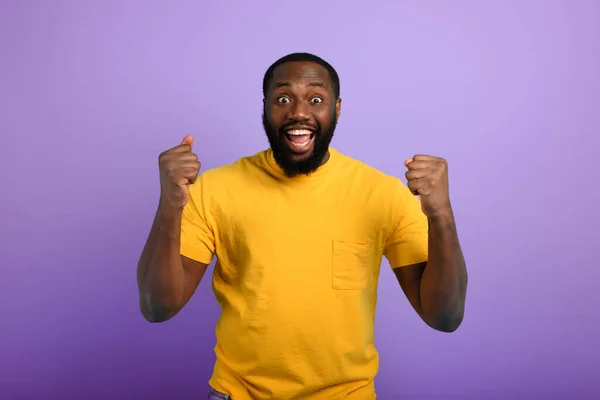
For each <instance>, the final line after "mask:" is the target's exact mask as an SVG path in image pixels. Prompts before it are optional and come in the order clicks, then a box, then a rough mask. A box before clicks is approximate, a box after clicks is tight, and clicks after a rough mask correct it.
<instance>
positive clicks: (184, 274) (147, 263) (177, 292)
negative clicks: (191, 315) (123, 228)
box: [137, 206, 207, 322]
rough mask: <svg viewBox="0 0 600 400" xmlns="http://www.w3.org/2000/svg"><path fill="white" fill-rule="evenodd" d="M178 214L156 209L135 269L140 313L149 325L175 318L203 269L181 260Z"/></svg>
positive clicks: (200, 266)
mask: <svg viewBox="0 0 600 400" xmlns="http://www.w3.org/2000/svg"><path fill="white" fill-rule="evenodd" d="M181 215H182V211H181V210H176V209H168V207H163V206H159V208H158V211H157V212H156V216H155V218H154V222H153V224H152V228H151V230H150V235H149V236H148V240H147V241H146V245H145V247H144V250H143V252H142V255H141V257H140V260H139V263H138V267H137V281H138V288H139V296H140V310H141V312H142V315H143V316H144V317H145V318H146V319H147V320H148V321H150V322H163V321H166V320H168V319H170V318H172V317H173V316H175V315H176V314H177V313H178V312H179V311H180V310H181V309H182V308H183V306H185V305H186V304H187V302H188V301H189V300H190V298H191V297H192V295H193V294H194V291H195V290H196V288H197V287H198V284H199V283H200V281H201V280H202V277H203V276H204V272H205V271H206V268H207V265H206V264H202V263H199V262H197V261H194V260H192V259H190V258H187V257H184V256H181V255H180V253H179V248H180V232H181Z"/></svg>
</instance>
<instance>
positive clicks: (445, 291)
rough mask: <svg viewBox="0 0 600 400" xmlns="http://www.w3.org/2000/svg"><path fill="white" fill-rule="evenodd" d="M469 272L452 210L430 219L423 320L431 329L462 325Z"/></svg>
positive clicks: (424, 281)
mask: <svg viewBox="0 0 600 400" xmlns="http://www.w3.org/2000/svg"><path fill="white" fill-rule="evenodd" d="M466 290H467V269H466V265H465V260H464V258H463V254H462V250H461V248H460V244H459V240H458V234H457V231H456V224H455V221H454V216H453V213H452V211H451V210H449V211H448V212H446V213H443V214H441V215H438V216H436V217H432V218H429V261H428V262H427V265H426V267H425V270H424V271H423V277H422V280H421V290H420V296H421V308H422V312H423V318H424V319H425V320H426V322H427V323H428V324H429V325H431V326H432V327H434V328H436V329H438V330H442V331H448V332H451V331H454V330H456V329H457V328H458V326H459V325H460V324H461V322H462V319H463V315H464V308H465V298H466Z"/></svg>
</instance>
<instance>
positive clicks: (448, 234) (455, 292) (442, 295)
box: [394, 155, 468, 332]
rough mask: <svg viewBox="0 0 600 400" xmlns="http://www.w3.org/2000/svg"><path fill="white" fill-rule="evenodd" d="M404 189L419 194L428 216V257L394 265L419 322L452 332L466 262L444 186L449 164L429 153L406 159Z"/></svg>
mask: <svg viewBox="0 0 600 400" xmlns="http://www.w3.org/2000/svg"><path fill="white" fill-rule="evenodd" d="M405 166H406V167H407V169H408V171H407V172H406V179H407V185H408V188H409V189H410V190H411V192H412V193H413V194H415V195H417V194H418V195H420V196H421V208H422V211H423V213H424V214H425V216H427V221H428V225H429V228H428V253H429V256H428V261H427V262H426V263H422V264H416V265H410V266H406V267H400V268H396V269H394V273H395V274H396V277H397V278H398V281H399V282H400V286H401V287H402V289H403V290H404V293H405V294H406V296H407V297H408V300H409V301H410V303H411V304H412V306H413V308H414V309H415V310H416V311H417V313H418V314H419V315H420V316H421V318H422V319H423V321H425V323H427V324H428V325H429V326H431V327H432V328H434V329H437V330H439V331H443V332H453V331H455V330H456V329H458V327H459V326H460V324H461V323H462V320H463V316H464V312H465V300H466V295H467V280H468V277H467V267H466V264H465V260H464V257H463V253H462V250H461V247H460V244H459V241H458V234H457V232H456V223H455V221H454V213H453V212H452V206H451V205H450V194H449V190H448V187H449V185H448V163H447V162H446V160H444V159H442V158H438V157H433V156H428V155H416V156H414V157H413V158H411V159H409V160H406V162H405Z"/></svg>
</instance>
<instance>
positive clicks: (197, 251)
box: [180, 175, 215, 264]
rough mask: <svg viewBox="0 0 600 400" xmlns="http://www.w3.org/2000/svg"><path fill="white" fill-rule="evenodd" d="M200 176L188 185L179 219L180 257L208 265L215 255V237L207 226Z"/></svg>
mask: <svg viewBox="0 0 600 400" xmlns="http://www.w3.org/2000/svg"><path fill="white" fill-rule="evenodd" d="M207 221H208V218H207V214H206V204H205V193H204V188H203V179H202V175H201V176H200V177H198V179H197V180H196V182H195V183H194V184H193V185H190V190H189V199H188V202H187V204H186V205H185V207H184V208H183V215H182V218H181V247H180V248H181V249H180V253H181V255H183V256H185V257H188V258H191V259H192V260H195V261H198V262H201V263H203V264H210V263H211V261H212V259H213V257H214V255H215V235H214V231H213V229H211V227H210V226H209V224H208V222H207Z"/></svg>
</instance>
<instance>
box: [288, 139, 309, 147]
mask: <svg viewBox="0 0 600 400" xmlns="http://www.w3.org/2000/svg"><path fill="white" fill-rule="evenodd" d="M309 142H310V139H308V140H307V141H306V142H303V143H295V142H290V143H291V144H293V145H294V146H296V147H306V146H307V145H308V143H309Z"/></svg>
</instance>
